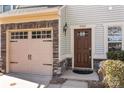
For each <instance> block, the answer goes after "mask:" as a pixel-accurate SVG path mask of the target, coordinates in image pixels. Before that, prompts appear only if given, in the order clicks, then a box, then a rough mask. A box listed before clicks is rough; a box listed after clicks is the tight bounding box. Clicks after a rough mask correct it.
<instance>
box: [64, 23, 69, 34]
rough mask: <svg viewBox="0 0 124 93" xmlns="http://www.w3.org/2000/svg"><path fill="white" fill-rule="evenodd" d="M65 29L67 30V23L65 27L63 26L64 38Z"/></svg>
mask: <svg viewBox="0 0 124 93" xmlns="http://www.w3.org/2000/svg"><path fill="white" fill-rule="evenodd" d="M67 29H68V25H67V22H66V23H65V25H64V26H63V32H64V33H65V36H66V31H67Z"/></svg>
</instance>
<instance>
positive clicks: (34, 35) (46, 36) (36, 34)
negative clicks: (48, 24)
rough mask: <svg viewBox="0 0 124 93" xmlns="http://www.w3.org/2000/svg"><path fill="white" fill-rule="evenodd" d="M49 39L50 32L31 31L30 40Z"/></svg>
mask: <svg viewBox="0 0 124 93" xmlns="http://www.w3.org/2000/svg"><path fill="white" fill-rule="evenodd" d="M49 38H51V31H33V32H32V39H49Z"/></svg>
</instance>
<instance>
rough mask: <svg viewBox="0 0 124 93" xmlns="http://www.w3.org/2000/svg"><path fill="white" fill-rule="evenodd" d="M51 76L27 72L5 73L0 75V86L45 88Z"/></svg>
mask: <svg viewBox="0 0 124 93" xmlns="http://www.w3.org/2000/svg"><path fill="white" fill-rule="evenodd" d="M50 80H51V77H46V76H39V75H29V74H15V73H11V74H7V75H2V76H0V88H45V86H47V85H48V84H49V81H50Z"/></svg>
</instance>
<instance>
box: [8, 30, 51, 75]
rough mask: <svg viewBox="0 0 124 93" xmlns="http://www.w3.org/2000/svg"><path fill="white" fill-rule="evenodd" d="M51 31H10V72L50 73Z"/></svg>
mask: <svg viewBox="0 0 124 93" xmlns="http://www.w3.org/2000/svg"><path fill="white" fill-rule="evenodd" d="M52 44H53V42H52V31H51V30H42V31H41V30H37V31H17V32H15V31H14V32H10V55H9V56H10V67H9V68H10V72H15V73H29V74H40V75H52V69H53V46H52Z"/></svg>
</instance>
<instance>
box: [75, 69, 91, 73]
mask: <svg viewBox="0 0 124 93" xmlns="http://www.w3.org/2000/svg"><path fill="white" fill-rule="evenodd" d="M73 72H74V73H78V74H91V73H93V70H79V69H74V70H73Z"/></svg>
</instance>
